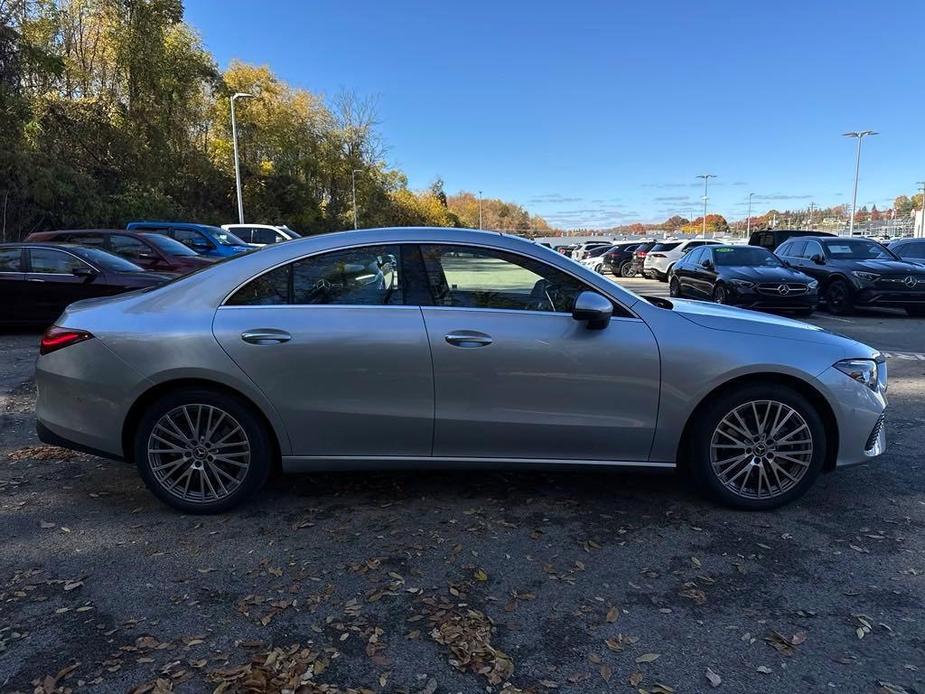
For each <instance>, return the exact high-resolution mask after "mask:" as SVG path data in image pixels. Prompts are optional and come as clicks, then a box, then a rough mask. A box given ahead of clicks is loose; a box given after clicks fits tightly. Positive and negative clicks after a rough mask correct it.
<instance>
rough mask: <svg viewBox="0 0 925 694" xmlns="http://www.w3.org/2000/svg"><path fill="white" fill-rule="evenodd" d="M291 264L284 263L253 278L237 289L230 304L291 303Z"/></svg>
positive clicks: (270, 304)
mask: <svg viewBox="0 0 925 694" xmlns="http://www.w3.org/2000/svg"><path fill="white" fill-rule="evenodd" d="M291 269H292V266H291V265H283V266H282V267H278V268H276V269H275V270H270V271H269V272H265V273H263V274H262V275H260V276H259V277H256V278H254V279H252V280H251V281H250V282H248V283H247V284H245V285H244V286H243V287H241V289H239V290H238V291H236V292H235V293H234V295H232V297H231V298H230V299H228V302H227V305H228V306H280V305H283V304H288V303H289V278H290V273H291Z"/></svg>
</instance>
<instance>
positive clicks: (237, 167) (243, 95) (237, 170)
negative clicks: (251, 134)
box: [231, 92, 254, 224]
mask: <svg viewBox="0 0 925 694" xmlns="http://www.w3.org/2000/svg"><path fill="white" fill-rule="evenodd" d="M239 98H240V99H253V98H254V95H253V94H248V93H247V92H237V93H235V94H234V95H232V97H231V140H232V144H233V146H234V185H235V190H236V191H237V194H238V224H244V200H243V199H242V197H241V162H240V160H239V159H238V124H237V121H235V118H234V100H235V99H239Z"/></svg>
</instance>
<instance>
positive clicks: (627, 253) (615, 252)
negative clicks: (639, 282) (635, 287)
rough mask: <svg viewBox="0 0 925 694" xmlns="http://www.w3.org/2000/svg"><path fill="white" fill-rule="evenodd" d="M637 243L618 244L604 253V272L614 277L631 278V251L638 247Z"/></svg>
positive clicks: (633, 273)
mask: <svg viewBox="0 0 925 694" xmlns="http://www.w3.org/2000/svg"><path fill="white" fill-rule="evenodd" d="M639 245H640V243H639V242H638V241H630V242H629V243H618V244H617V245H616V246H614V247H613V248H611V249H609V250H608V251H607V252H606V253H604V270H605V271H608V272H610V273H612V274H613V275H615V276H616V277H632V276H633V275H635V274H636V273H635V271H634V270H633V251H635V250H636V249H637V248H638V247H639Z"/></svg>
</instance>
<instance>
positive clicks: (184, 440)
mask: <svg viewBox="0 0 925 694" xmlns="http://www.w3.org/2000/svg"><path fill="white" fill-rule="evenodd" d="M271 451H273V445H272V442H271V439H270V435H269V434H268V432H267V429H266V426H265V425H264V423H263V422H262V420H261V419H260V418H259V417H258V416H256V415H255V414H254V413H253V412H252V410H251V407H250V406H248V405H247V404H246V403H245V402H243V401H242V400H240V399H239V398H236V397H234V396H233V395H229V394H226V393H223V392H220V391H212V390H208V389H201V388H187V389H182V390H178V391H175V392H173V393H170V394H168V395H165V396H164V397H162V398H160V399H159V400H157V401H156V402H154V403H153V404H152V405H151V406H150V407H148V409H147V410H146V411H145V412H144V414H143V415H142V417H141V420H140V422H139V424H138V428H137V430H136V433H135V441H134V453H135V460H136V462H137V464H138V469H139V472H140V473H141V477H142V479H143V480H144V482H145V484H146V485H147V487H148V489H150V490H151V491H152V492H153V493H154V494H155V496H157V497H158V498H159V499H160V500H161V501H163V502H165V503H166V504H168V505H170V506H173V507H174V508H176V509H178V510H180V511H184V512H186V513H219V512H221V511H227V510H228V509H231V508H233V507H234V506H237V505H238V504H240V503H241V502H243V501H245V500H246V499H247V498H249V497H250V496H252V495H253V494H254V493H255V492H257V490H259V489H260V488H261V487H262V486H263V484H264V483H265V482H266V480H267V476H268V475H269V472H270V462H271Z"/></svg>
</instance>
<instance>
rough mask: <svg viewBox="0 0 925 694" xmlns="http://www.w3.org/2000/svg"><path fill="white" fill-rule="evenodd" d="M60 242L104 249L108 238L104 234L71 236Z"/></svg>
mask: <svg viewBox="0 0 925 694" xmlns="http://www.w3.org/2000/svg"><path fill="white" fill-rule="evenodd" d="M60 240H61V241H68V242H70V243H76V244H79V245H81V246H93V247H96V248H102V247H103V246H105V245H106V238H105V237H104V236H103V235H102V234H69V235H68V236H66V237H64V238H61V239H60Z"/></svg>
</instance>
